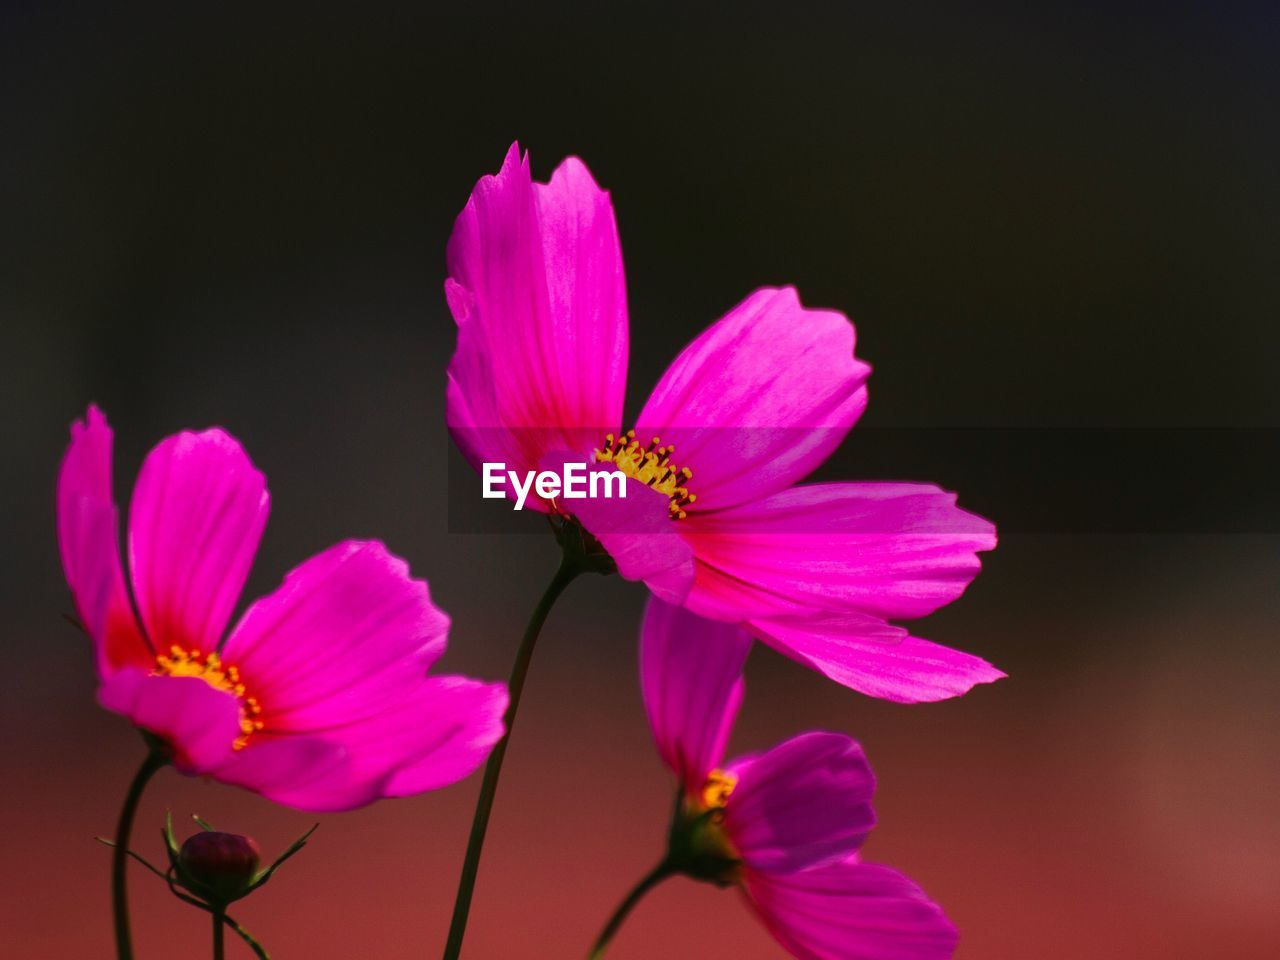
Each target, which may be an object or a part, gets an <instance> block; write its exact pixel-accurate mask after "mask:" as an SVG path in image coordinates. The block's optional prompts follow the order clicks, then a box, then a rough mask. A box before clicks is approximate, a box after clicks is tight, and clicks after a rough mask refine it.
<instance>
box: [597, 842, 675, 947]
mask: <svg viewBox="0 0 1280 960" xmlns="http://www.w3.org/2000/svg"><path fill="white" fill-rule="evenodd" d="M674 873H676V869H675V867H674V866H673V865H672V864H671V862H670V861H669V860H663V861H662V862H661V863H660V864H658V865H657V866H656V867H654V868H653V869H652V870H650V871H649V872H648V873H647V874H645V876H644V878H643V879H642V880H641V881H640V882H639V883H637V884H636V885H635V887H633V888H632V890H631V892H630V893H628V894H627V896H626V898H625V899H624V900H623V901H622V903H620V904H619V905H618V909H617V910H615V911H613V916H612V917H610V918H609V922H608V923H606V924H605V925H604V929H603V930H602V931H600V936H599V937H597V938H596V944H595V946H594V947H592V948H591V955H590V957H589V960H600V958H601V957H603V956H604V952H605V950H606V949H607V948H608V946H609V942H610V941H611V940H613V938H614V936H615V935H616V934H617V932H618V930H619V929H621V927H622V922H623V921H624V920H626V919H627V914H629V913H631V911H632V909H633V908H634V907H635V905H636V904H637V903H639V902H640V900H641V899H642V898H643V897H644V895H645V894H646V893H648V892H649V891H650V890H652V889H653V888H654V887H656V886H657V885H658V884H660V883H661V882H662V881H663V880H665V879H667V877H669V876H671V875H672V874H674Z"/></svg>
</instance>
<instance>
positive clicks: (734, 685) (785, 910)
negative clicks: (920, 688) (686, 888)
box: [640, 600, 957, 960]
mask: <svg viewBox="0 0 1280 960" xmlns="http://www.w3.org/2000/svg"><path fill="white" fill-rule="evenodd" d="M750 646H751V638H750V637H749V636H748V635H747V634H746V633H745V632H744V631H743V630H742V629H741V628H739V627H736V626H732V625H729V624H725V623H714V622H711V621H707V620H703V619H701V618H699V617H697V616H695V615H694V614H691V613H689V612H687V611H685V610H682V609H680V608H678V607H674V606H671V605H669V604H666V603H663V602H662V601H659V600H651V601H650V602H649V608H648V610H647V611H646V613H645V620H644V625H643V628H642V631H641V641H640V668H641V669H640V678H641V687H642V691H643V694H644V703H645V710H646V712H647V713H648V717H649V724H650V726H651V728H652V729H653V735H654V738H655V740H656V741H657V744H658V751H659V753H660V754H661V755H662V759H663V761H664V762H665V763H666V764H667V766H668V767H670V768H671V770H672V771H673V772H674V773H675V774H676V776H677V777H678V778H679V780H680V785H681V791H682V797H681V806H680V807H679V808H678V810H677V815H676V825H675V826H674V827H673V830H672V838H673V852H674V853H675V855H676V859H677V861H679V860H681V858H683V859H684V861H685V864H689V863H692V864H693V868H692V869H689V868H688V866H684V872H687V873H692V874H693V875H694V876H698V877H700V878H702V879H708V880H712V881H714V882H718V883H722V884H734V885H736V886H738V887H739V889H741V890H742V892H743V894H744V895H745V897H746V900H747V903H748V904H749V905H750V907H751V909H752V910H753V911H754V912H755V913H756V915H757V916H759V918H760V919H761V921H762V922H763V923H764V925H765V926H766V927H767V928H768V929H769V931H770V932H771V933H772V934H773V936H774V937H775V938H776V939H777V940H778V942H779V943H781V944H782V945H783V946H784V947H786V948H787V949H788V950H789V951H790V952H791V953H792V954H793V955H795V956H796V957H800V958H802V960H850V958H857V960H891V958H892V960H901V958H907V957H910V958H912V960H941V958H946V957H950V956H951V955H952V953H953V951H954V950H955V946H956V940H957V934H956V930H955V927H953V926H952V925H951V923H950V922H949V921H948V920H947V918H946V916H945V915H944V914H943V912H942V910H941V908H939V907H938V906H937V905H936V904H935V903H933V902H932V901H931V900H929V898H928V897H927V896H926V895H925V893H924V892H923V891H922V890H921V889H920V888H919V887H918V886H916V885H915V884H914V883H912V882H911V881H910V880H908V879H907V878H906V877H904V876H903V875H902V874H900V873H897V872H896V871H894V870H890V869H889V868H887V867H882V866H877V865H874V864H870V863H865V862H863V861H862V860H861V858H860V857H859V855H858V849H859V847H861V845H862V842H863V840H865V839H866V836H867V834H868V832H870V830H871V828H872V827H873V826H874V824H875V814H874V812H873V811H872V807H871V796H872V792H873V790H874V788H875V780H874V778H873V776H872V773H871V768H870V767H869V766H868V765H867V760H866V758H865V757H864V756H863V753H862V748H861V747H859V746H858V744H857V743H855V742H854V741H853V740H851V739H849V738H848V737H846V736H842V735H840V734H835V733H820V732H810V733H804V734H800V735H799V736H796V737H792V738H791V739H790V740H785V741H783V742H782V743H780V744H778V745H777V746H775V747H773V748H772V749H770V750H766V751H764V752H763V753H756V754H751V755H749V756H746V757H739V758H737V759H734V760H729V761H727V762H726V761H725V760H724V759H723V757H724V750H725V745H726V743H727V741H728V739H729V733H730V731H731V729H732V727H733V722H734V719H735V717H736V716H737V712H738V708H739V706H740V705H741V703H742V696H743V680H742V668H743V665H744V663H745V661H746V658H747V653H748V651H749V649H750Z"/></svg>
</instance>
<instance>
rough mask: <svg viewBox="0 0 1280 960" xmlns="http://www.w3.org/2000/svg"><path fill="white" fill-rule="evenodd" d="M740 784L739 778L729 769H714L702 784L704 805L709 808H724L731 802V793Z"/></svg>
mask: <svg viewBox="0 0 1280 960" xmlns="http://www.w3.org/2000/svg"><path fill="white" fill-rule="evenodd" d="M737 785H738V778H737V776H735V775H734V774H732V773H729V772H728V771H727V770H712V771H711V773H710V775H709V776H708V777H707V782H706V783H705V784H703V786H702V805H703V806H704V807H706V808H707V809H708V810H723V809H724V808H725V807H726V806H727V805H728V803H729V794H731V793H733V788H734V787H736V786H737Z"/></svg>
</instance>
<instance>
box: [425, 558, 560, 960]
mask: <svg viewBox="0 0 1280 960" xmlns="http://www.w3.org/2000/svg"><path fill="white" fill-rule="evenodd" d="M583 569H584V568H583V566H582V565H581V563H580V562H579V561H577V560H575V559H573V558H572V557H570V556H568V555H566V556H565V557H564V559H563V560H562V561H561V563H560V569H559V570H557V571H556V575H555V576H554V577H553V578H552V579H551V583H550V584H548V585H547V589H546V592H545V593H543V595H542V599H541V600H539V601H538V605H537V606H536V607H534V608H533V614H532V615H531V616H530V617H529V624H528V626H526V627H525V630H524V636H523V637H522V638H521V640H520V648H519V650H517V651H516V659H515V663H514V664H512V667H511V679H510V680H509V681H508V683H507V689H508V692H509V693H510V696H511V699H510V702H509V703H508V705H507V712H506V716H505V717H504V718H503V720H504V722H505V724H506V728H507V732H506V733H505V734H504V735H503V737H502V739H501V740H499V741H498V743H497V745H496V746H495V747H494V748H493V752H492V753H491V754H489V761H488V763H486V764H485V768H484V780H483V781H482V782H481V784H480V796H479V797H478V798H477V800H476V812H475V815H474V817H473V818H472V821H471V836H470V838H469V839H468V840H467V854H466V857H465V858H464V859H463V861H462V873H461V875H460V876H459V877H458V895H457V898H456V900H455V901H454V905H453V920H452V921H451V922H450V924H449V939H448V940H447V941H446V943H445V948H444V960H458V956H459V955H460V954H461V953H462V938H463V937H464V936H465V935H466V932H467V916H468V914H470V912H471V896H472V894H473V893H474V892H475V886H476V874H477V873H478V872H479V869H480V853H481V851H482V850H483V849H484V837H485V832H486V831H487V830H488V829H489V814H490V812H491V811H492V810H493V800H494V797H495V796H496V795H497V792H498V777H499V776H501V774H502V760H503V757H505V756H506V753H507V744H508V743H509V742H510V740H511V731H512V729H513V728H514V726H515V722H516V711H517V710H518V709H519V707H520V694H521V692H522V691H523V690H524V681H525V677H526V676H527V675H528V673H529V663H530V661H531V660H532V659H533V648H534V647H535V646H536V645H537V643H538V634H539V633H540V632H541V631H542V625H543V623H545V622H546V619H547V614H548V613H550V612H551V608H552V606H554V605H555V602H556V599H557V598H558V597H559V596H560V594H561V593H563V592H564V588H565V587H567V586H568V585H569V584H570V583H572V582H573V579H574V578H575V577H576V576H578V574H580V573H582V572H583Z"/></svg>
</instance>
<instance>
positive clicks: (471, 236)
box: [445, 144, 627, 509]
mask: <svg viewBox="0 0 1280 960" xmlns="http://www.w3.org/2000/svg"><path fill="white" fill-rule="evenodd" d="M448 263H449V280H448V281H447V283H446V286H445V293H446V298H447V300H448V302H449V307H450V309H451V311H452V312H453V316H454V319H455V320H456V321H457V324H458V345H457V349H456V351H455V353H454V356H453V361H452V362H451V363H450V366H449V385H448V391H447V411H446V419H447V421H448V424H449V429H450V431H451V433H452V434H453V436H454V439H455V441H456V442H457V443H458V446H459V448H460V449H461V450H462V452H463V454H464V455H465V456H466V457H467V459H468V460H469V461H470V462H471V464H472V466H474V467H475V468H476V469H477V470H478V469H480V465H481V464H482V463H483V462H494V463H497V462H503V463H505V464H506V465H507V467H508V469H513V470H520V471H526V470H532V469H536V468H537V464H538V462H539V461H540V460H541V459H542V456H543V455H544V454H545V453H546V452H547V451H549V450H554V449H566V448H567V449H571V450H581V451H584V452H585V451H589V450H591V449H592V448H593V447H594V446H596V445H597V444H599V443H600V442H601V440H602V438H603V435H604V433H605V432H607V431H609V430H616V429H618V428H619V426H620V423H621V417H622V400H623V392H624V389H625V384H626V365H627V305H626V291H625V286H624V280H623V271H622V254H621V250H620V248H619V245H618V234H617V227H616V225H615V223H614V216H613V206H612V204H611V203H610V200H609V195H608V194H607V193H606V192H604V191H603V190H601V189H600V188H599V187H598V186H597V185H596V183H595V181H594V180H593V179H592V178H591V174H590V173H589V172H588V171H587V168H586V167H585V166H584V165H583V164H582V162H581V161H579V160H577V159H574V158H570V159H568V160H565V161H564V163H562V164H561V165H560V167H559V169H557V170H556V172H555V174H554V175H553V176H552V178H551V182H550V183H548V184H546V185H542V184H535V183H533V182H532V178H531V176H530V172H529V161H528V157H527V156H525V157H523V158H522V157H521V156H520V150H519V146H518V145H517V144H512V146H511V149H510V150H509V151H508V153H507V156H506V160H505V161H504V163H503V165H502V169H501V170H500V171H499V172H498V174H497V175H496V176H491V177H482V178H481V179H480V181H479V182H478V183H477V184H476V187H475V190H474V191H473V192H472V194H471V199H470V200H469V201H468V202H467V205H466V207H465V208H464V209H463V211H462V213H461V214H460V215H459V216H458V220H457V222H456V224H455V225H454V229H453V236H452V237H451V238H450V240H449V249H448ZM536 506H537V508H538V509H543V507H542V506H541V505H540V504H538V505H536Z"/></svg>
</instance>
